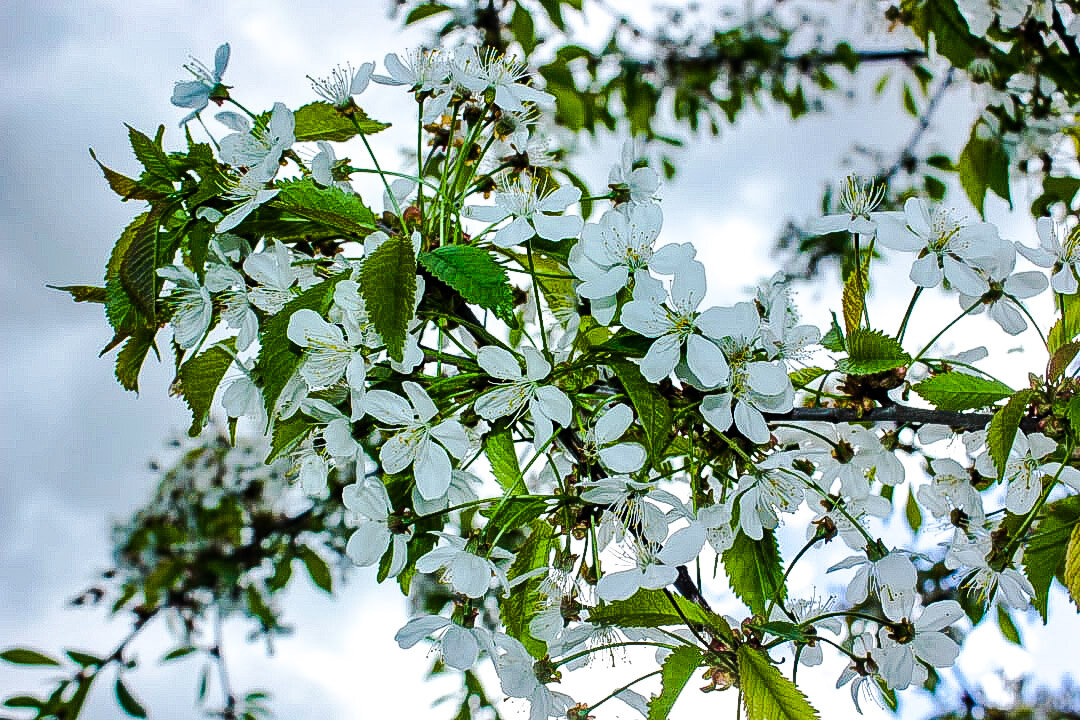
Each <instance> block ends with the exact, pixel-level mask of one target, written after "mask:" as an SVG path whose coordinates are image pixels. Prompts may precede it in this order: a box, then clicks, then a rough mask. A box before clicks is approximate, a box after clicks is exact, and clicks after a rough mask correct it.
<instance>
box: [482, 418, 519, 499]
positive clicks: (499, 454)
mask: <svg viewBox="0 0 1080 720" xmlns="http://www.w3.org/2000/svg"><path fill="white" fill-rule="evenodd" d="M484 455H486V456H487V459H488V462H489V463H491V470H492V472H494V473H495V479H496V480H498V481H499V485H501V486H502V488H503V490H505V491H506V492H508V493H511V494H514V495H519V494H521V493H523V492H527V491H528V490H527V488H526V487H525V479H524V478H523V477H522V475H521V467H520V465H519V464H518V457H517V452H516V451H515V450H514V440H513V438H512V437H511V436H510V429H509V428H505V427H504V428H502V429H498V430H493V431H492V432H489V433H488V434H487V435H485V436H484Z"/></svg>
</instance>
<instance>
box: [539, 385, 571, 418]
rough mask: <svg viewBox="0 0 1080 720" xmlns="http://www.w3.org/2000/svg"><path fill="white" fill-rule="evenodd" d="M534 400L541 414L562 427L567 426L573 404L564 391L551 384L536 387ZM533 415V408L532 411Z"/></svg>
mask: <svg viewBox="0 0 1080 720" xmlns="http://www.w3.org/2000/svg"><path fill="white" fill-rule="evenodd" d="M536 402H537V403H539V405H540V408H541V411H542V412H543V414H544V415H545V416H547V417H549V418H551V419H552V420H554V421H555V422H557V423H558V424H559V425H561V426H563V427H569V426H570V422H571V420H572V418H573V406H572V405H571V404H570V398H568V397H566V393H564V392H563V391H562V390H560V389H559V388H557V387H554V386H552V385H545V386H543V387H539V388H536ZM533 413H534V415H535V409H534V411H533Z"/></svg>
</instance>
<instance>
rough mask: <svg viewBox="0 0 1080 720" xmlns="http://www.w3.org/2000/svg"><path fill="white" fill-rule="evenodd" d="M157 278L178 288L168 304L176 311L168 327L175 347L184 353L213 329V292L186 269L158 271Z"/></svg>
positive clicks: (170, 267)
mask: <svg viewBox="0 0 1080 720" xmlns="http://www.w3.org/2000/svg"><path fill="white" fill-rule="evenodd" d="M157 274H158V275H159V276H161V277H163V278H165V279H166V280H171V281H172V282H173V285H174V286H175V287H174V288H173V291H172V294H171V295H170V296H169V299H168V303H169V304H170V305H172V307H173V313H172V317H170V318H169V323H170V324H171V325H172V326H173V337H174V338H175V340H176V344H177V345H179V346H180V347H182V348H184V349H185V350H187V349H188V348H192V347H194V346H195V345H197V344H198V343H199V341H200V340H202V338H203V336H204V335H206V331H207V330H209V329H210V319H211V318H212V317H213V314H214V303H213V301H211V299H210V291H209V290H207V289H206V288H205V287H204V286H203V285H202V284H201V283H200V282H199V278H198V277H196V276H195V273H193V272H192V271H191V270H190V269H189V268H187V267H185V266H183V265H168V266H166V267H162V268H158V271H157Z"/></svg>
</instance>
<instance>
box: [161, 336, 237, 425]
mask: <svg viewBox="0 0 1080 720" xmlns="http://www.w3.org/2000/svg"><path fill="white" fill-rule="evenodd" d="M235 348H236V338H229V339H228V340H225V341H224V342H220V343H218V344H217V345H214V346H213V347H211V348H208V349H207V350H205V351H203V352H202V353H201V354H199V355H197V356H196V357H193V358H191V359H190V360H188V361H187V362H186V363H184V364H183V365H182V366H181V367H180V372H179V373H177V376H176V377H177V380H179V383H178V386H179V389H180V394H181V395H182V396H183V397H184V401H185V402H186V403H187V405H188V407H189V408H191V427H190V428H188V435H189V436H191V437H197V436H198V434H199V433H200V432H202V429H203V428H204V427H205V426H206V422H207V420H209V419H210V406H211V404H212V403H213V401H214V394H215V393H216V392H217V388H218V385H220V384H221V379H222V378H223V377H225V371H226V370H228V369H229V366H230V365H232V362H233V353H234V351H235Z"/></svg>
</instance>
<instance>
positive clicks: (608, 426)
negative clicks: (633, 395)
mask: <svg viewBox="0 0 1080 720" xmlns="http://www.w3.org/2000/svg"><path fill="white" fill-rule="evenodd" d="M633 422H634V411H633V410H631V409H630V406H629V405H627V404H626V403H619V404H618V405H613V406H612V407H610V408H608V409H607V410H606V411H604V413H603V414H602V415H601V416H600V417H599V418H598V419H597V420H596V428H595V433H596V443H597V444H598V445H610V444H611V443H613V442H615V441H616V440H618V439H619V438H621V437H622V436H623V435H624V434H625V433H626V431H627V430H629V429H630V424H631V423H633Z"/></svg>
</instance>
